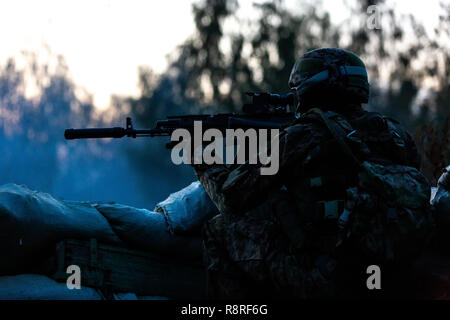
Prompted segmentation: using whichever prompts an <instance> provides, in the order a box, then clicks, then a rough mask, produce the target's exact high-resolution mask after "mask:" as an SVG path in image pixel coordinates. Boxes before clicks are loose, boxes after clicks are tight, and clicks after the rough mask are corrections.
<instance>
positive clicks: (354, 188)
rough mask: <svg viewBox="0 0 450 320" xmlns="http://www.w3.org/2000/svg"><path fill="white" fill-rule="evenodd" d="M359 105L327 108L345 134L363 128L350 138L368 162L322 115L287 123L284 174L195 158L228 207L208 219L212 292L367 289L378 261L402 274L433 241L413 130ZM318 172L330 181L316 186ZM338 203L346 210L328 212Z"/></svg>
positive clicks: (327, 293) (334, 293)
mask: <svg viewBox="0 0 450 320" xmlns="http://www.w3.org/2000/svg"><path fill="white" fill-rule="evenodd" d="M347 110H349V109H347ZM352 110H353V111H352V112H351V113H349V114H345V115H344V114H339V113H337V112H326V114H327V117H329V118H330V119H332V121H333V122H334V123H336V124H337V125H338V126H339V127H340V129H341V130H342V134H343V136H344V137H347V136H349V134H350V133H351V132H352V131H354V128H356V129H357V133H356V134H354V135H350V138H351V139H350V138H349V139H348V141H347V143H348V144H349V146H351V148H352V150H353V152H354V153H355V155H357V156H358V157H360V158H361V159H362V160H365V161H364V165H365V166H367V170H365V171H364V170H363V171H361V170H358V168H355V166H354V165H353V163H351V162H349V161H348V159H347V158H346V157H345V154H343V153H342V151H341V150H340V149H339V148H336V143H335V141H334V139H333V136H332V135H331V134H330V132H329V130H328V129H327V128H326V126H325V125H324V124H323V122H322V121H320V119H318V118H317V117H315V116H314V115H309V116H305V117H302V118H300V119H298V120H297V121H296V122H295V123H293V124H292V126H290V127H288V128H286V129H284V130H283V131H282V132H281V133H280V136H279V138H280V148H279V150H280V170H279V172H278V174H276V175H273V176H264V175H260V173H259V169H260V166H259V165H248V164H244V165H239V166H237V167H234V168H227V167H225V166H219V165H213V166H204V165H198V166H195V167H194V168H195V171H196V174H197V176H198V178H199V180H200V182H201V183H202V184H203V186H204V187H205V190H206V191H207V193H208V195H209V196H210V197H211V199H212V200H213V201H214V202H215V204H216V205H217V207H218V208H219V211H220V214H219V215H218V216H216V217H215V218H213V219H212V220H210V221H208V222H207V223H206V224H205V227H204V245H205V259H206V263H207V266H208V274H209V287H210V291H209V293H210V295H211V296H213V297H219V298H249V297H260V296H264V297H267V296H268V297H272V298H282V297H283V298H284V297H288V298H318V297H320V298H327V297H350V296H351V295H354V296H356V297H360V293H361V292H363V293H364V292H366V293H367V291H368V290H367V288H366V283H365V279H366V278H367V275H366V274H365V272H366V268H367V266H368V265H370V264H378V265H380V266H382V268H383V270H388V272H387V273H386V272H385V273H384V274H386V275H387V274H390V275H392V277H393V279H394V278H395V279H397V280H396V282H395V281H392V283H399V281H400V278H401V276H402V275H405V272H404V271H405V270H406V269H405V266H408V264H409V262H410V261H411V259H413V258H414V256H415V255H416V254H417V253H418V251H419V250H420V247H421V243H425V241H426V237H427V232H426V230H427V227H428V224H429V216H428V209H427V204H426V201H425V202H424V199H426V198H427V195H428V194H427V191H425V190H426V189H427V188H428V190H429V186H428V184H427V181H426V180H425V179H424V178H423V177H422V176H421V174H420V172H418V171H417V169H416V168H417V167H418V165H419V163H420V161H419V160H418V159H419V157H418V155H417V150H416V148H415V145H414V143H413V142H412V141H413V140H412V139H411V137H410V136H409V135H408V134H407V133H406V131H404V130H403V129H402V128H401V127H400V126H399V125H398V124H397V123H396V122H395V121H392V120H390V119H388V118H384V117H382V116H380V115H378V114H373V113H368V112H365V111H363V110H362V109H357V108H355V109H352ZM366 120H367V121H366ZM373 133H374V134H373ZM361 172H365V174H366V175H364V174H362V173H361ZM367 172H371V173H372V175H367ZM336 173H338V175H336ZM316 174H320V175H321V176H320V178H321V179H322V180H323V181H331V184H330V185H329V186H328V185H324V186H322V187H321V188H317V189H315V188H313V187H312V184H310V182H311V181H312V180H314V179H317V178H318V177H317V176H316ZM335 176H339V177H344V179H343V180H342V179H337V178H336V177H335ZM336 181H337V182H336ZM380 189H383V192H381V191H380ZM384 191H388V193H387V194H386V192H384ZM428 192H429V191H428ZM392 194H395V195H401V194H404V196H403V198H401V197H400V198H399V199H396V198H395V199H394V198H392V197H391V198H389V196H391V195H392ZM330 203H333V204H335V206H333V208H336V210H337V208H339V215H338V216H331V215H328V214H327V212H326V210H328V209H325V208H327V207H329V205H328V204H330ZM330 217H331V218H330ZM398 270H401V273H399V272H400V271H398ZM386 278H388V277H386ZM364 290H365V291H364Z"/></svg>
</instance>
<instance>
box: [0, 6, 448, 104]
mask: <svg viewBox="0 0 450 320" xmlns="http://www.w3.org/2000/svg"><path fill="white" fill-rule="evenodd" d="M343 1H344V0H323V1H322V2H323V5H324V7H326V8H328V9H329V10H330V11H331V12H332V19H334V20H336V21H338V20H339V19H341V18H342V17H343V15H344V13H345V11H344V9H343V8H344V6H343V5H342V3H343ZM193 2H194V1H193V0H160V1H157V0H147V1H145V0H126V1H125V0H122V1H118V0H95V1H87V0H77V1H69V0H64V1H61V0H59V1H57V0H39V1H35V0H14V1H13V0H8V1H6V0H0V43H1V44H2V46H1V50H0V65H2V64H4V63H5V61H6V59H7V58H8V57H12V56H18V55H20V52H21V51H24V50H27V51H35V52H38V53H42V54H43V55H45V54H46V53H48V50H50V51H51V52H52V53H53V54H62V55H63V56H64V57H65V59H66V62H67V64H68V67H69V70H70V74H71V76H72V78H73V79H74V81H75V83H76V84H77V85H79V86H81V87H83V88H85V89H86V90H87V91H88V92H90V93H92V94H93V97H94V104H95V105H96V106H97V107H99V108H101V109H103V108H105V107H107V106H108V104H109V98H110V95H111V94H119V95H134V96H135V95H137V94H138V88H137V79H138V77H137V76H138V66H140V65H149V66H151V68H152V69H153V70H155V71H156V72H163V71H164V69H165V68H166V66H167V60H166V56H167V54H169V53H171V52H172V51H173V50H174V49H175V48H176V46H177V45H178V44H180V43H182V42H183V41H184V40H185V39H186V38H187V37H189V36H190V35H192V34H193V32H194V25H193V19H192V14H191V12H192V10H191V5H192V3H193ZM241 2H242V3H243V4H242V9H241V11H240V14H241V16H247V15H248V13H249V12H250V10H252V9H251V1H241ZM256 2H261V1H259V0H258V1H256ZM286 2H287V4H288V5H289V6H290V7H296V5H297V0H287V1H286ZM390 2H391V3H393V1H390ZM394 4H395V6H396V8H397V9H398V10H399V11H400V12H403V13H413V14H414V15H415V16H416V18H417V19H418V20H419V21H423V22H425V24H426V25H427V26H429V27H430V29H431V28H432V26H434V23H435V22H436V21H437V14H438V11H439V0H428V1H419V0H414V1H412V0H410V1H406V0H401V1H395V3H394ZM331 7H332V10H331V9H330V8H331ZM48 48H50V49H48Z"/></svg>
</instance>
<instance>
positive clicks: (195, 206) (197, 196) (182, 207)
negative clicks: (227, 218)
mask: <svg viewBox="0 0 450 320" xmlns="http://www.w3.org/2000/svg"><path fill="white" fill-rule="evenodd" d="M155 211H156V212H160V213H162V214H163V215H164V217H165V218H166V220H167V223H168V225H169V229H170V231H171V232H173V233H180V234H183V233H196V232H198V231H199V229H200V226H201V225H202V224H203V222H205V221H206V220H208V219H210V218H212V217H213V216H215V215H216V214H218V213H219V210H218V209H217V207H216V205H215V204H214V203H213V202H212V200H211V199H210V198H209V196H208V194H207V193H206V191H205V189H204V188H203V186H202V185H201V183H200V182H199V181H196V182H193V183H191V184H190V185H189V186H187V187H186V188H184V189H181V190H180V191H178V192H175V193H172V194H171V195H170V196H169V197H168V198H167V199H166V200H164V201H162V202H160V203H158V204H157V205H156V207H155Z"/></svg>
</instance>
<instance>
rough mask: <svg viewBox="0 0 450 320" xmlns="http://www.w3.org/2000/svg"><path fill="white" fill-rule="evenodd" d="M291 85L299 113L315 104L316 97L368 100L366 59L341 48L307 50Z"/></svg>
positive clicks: (362, 101)
mask: <svg viewBox="0 0 450 320" xmlns="http://www.w3.org/2000/svg"><path fill="white" fill-rule="evenodd" d="M289 87H290V88H291V90H292V91H293V92H294V95H295V98H296V102H295V105H296V114H299V113H300V112H305V111H306V110H307V109H308V108H309V107H312V106H311V101H314V100H322V101H323V100H324V99H328V101H330V100H332V99H339V100H341V101H342V100H345V101H346V102H351V103H359V104H361V103H367V102H368V99H369V82H368V77H367V71H366V66H365V65H364V62H363V61H362V60H361V59H360V58H359V57H358V56H357V55H356V54H354V53H352V52H350V51H347V50H343V49H338V48H321V49H316V50H312V51H309V52H307V53H305V54H304V55H303V56H302V57H301V58H300V59H298V60H297V61H296V63H295V65H294V67H293V68H292V71H291V75H290V77H289Z"/></svg>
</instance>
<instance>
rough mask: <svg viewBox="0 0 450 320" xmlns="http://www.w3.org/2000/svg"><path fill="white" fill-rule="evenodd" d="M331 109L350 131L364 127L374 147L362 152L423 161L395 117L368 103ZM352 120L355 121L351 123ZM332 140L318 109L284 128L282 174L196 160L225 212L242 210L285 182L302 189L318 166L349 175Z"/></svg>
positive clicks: (203, 180)
mask: <svg viewBox="0 0 450 320" xmlns="http://www.w3.org/2000/svg"><path fill="white" fill-rule="evenodd" d="M326 114H327V116H328V117H332V118H333V119H334V121H335V122H336V123H338V124H339V125H340V126H341V127H342V129H343V132H345V134H346V135H347V134H349V133H351V131H352V130H353V129H354V128H355V129H356V131H358V132H357V133H356V134H353V136H354V137H359V138H358V139H360V140H364V142H365V143H364V146H368V147H369V149H370V150H363V151H361V150H359V151H358V150H356V154H357V155H359V156H361V157H362V158H371V157H372V158H376V160H375V161H381V162H389V163H398V164H404V165H408V166H412V167H415V168H418V167H419V165H420V158H419V155H418V152H417V149H416V146H415V143H414V141H413V139H412V138H411V136H410V135H409V134H408V133H407V132H406V131H405V130H404V129H402V128H401V127H400V125H399V124H398V123H397V122H396V121H395V120H392V119H389V118H386V117H383V116H381V115H380V114H378V113H372V112H366V111H363V110H362V109H356V111H355V112H352V113H350V114H345V115H344V114H337V113H334V112H326ZM348 123H350V124H352V125H353V126H352V127H349V126H348ZM350 142H351V141H350ZM327 144H328V145H331V146H333V145H335V143H334V142H333V137H332V135H331V134H330V132H329V130H328V129H327V127H326V126H325V125H324V123H323V122H322V121H321V120H320V119H318V117H317V116H316V115H306V116H303V117H302V118H300V119H298V120H296V121H295V122H294V123H293V124H292V125H291V126H289V127H287V128H285V129H284V130H282V131H281V132H280V134H279V171H278V173H277V174H275V175H272V176H270V175H261V174H260V171H259V170H260V167H261V165H259V164H258V165H254V164H252V165H250V164H243V165H239V166H236V167H234V168H227V167H225V166H223V165H215V166H195V171H196V174H197V177H198V179H199V180H200V181H201V183H202V184H203V186H204V188H205V189H206V191H207V193H208V194H209V196H210V197H211V199H212V200H213V201H214V203H215V204H216V205H217V207H218V208H219V210H220V212H221V213H223V214H242V213H244V212H246V211H248V210H250V209H252V208H254V207H255V206H257V205H258V204H260V203H261V202H262V201H263V200H264V199H267V198H268V197H270V194H271V193H272V192H273V191H276V190H279V189H280V188H282V187H283V186H286V187H288V189H289V188H290V189H297V188H299V187H300V189H301V190H302V191H307V189H306V190H305V188H302V187H303V186H304V181H305V179H306V178H314V177H311V175H312V174H313V172H314V173H317V172H321V171H327V172H341V173H342V174H343V175H347V174H348V172H349V171H350V172H352V171H355V167H354V166H353V164H352V163H351V162H350V161H348V159H345V155H342V154H341V153H342V152H341V150H339V148H336V147H335V148H333V147H332V148H328V149H329V150H327V151H326V152H322V154H321V149H322V150H323V149H326V148H324V147H321V146H324V145H327ZM354 151H355V150H354ZM360 151H361V152H360ZM321 192H322V193H323V190H321ZM305 196H306V195H305ZM308 196H309V197H311V194H308ZM312 196H313V198H314V195H312Z"/></svg>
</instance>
